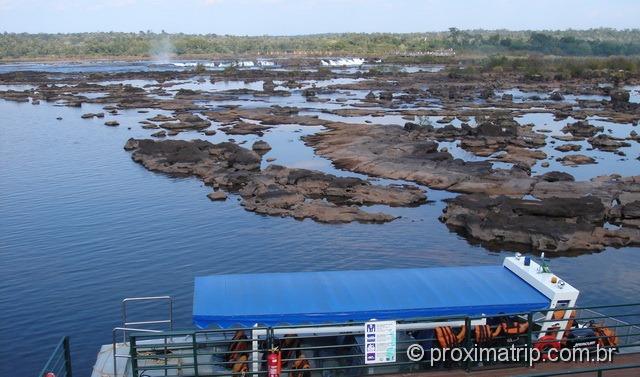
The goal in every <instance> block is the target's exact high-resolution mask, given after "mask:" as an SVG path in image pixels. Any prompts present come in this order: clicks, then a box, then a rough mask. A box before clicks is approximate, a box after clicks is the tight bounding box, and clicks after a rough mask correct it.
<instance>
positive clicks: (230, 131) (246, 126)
mask: <svg viewBox="0 0 640 377" xmlns="http://www.w3.org/2000/svg"><path fill="white" fill-rule="evenodd" d="M270 128H271V127H268V126H262V125H259V124H254V123H247V122H238V123H234V124H233V125H231V126H226V127H220V130H221V131H222V132H224V133H226V134H227V135H251V134H253V135H258V136H262V135H264V132H265V131H266V130H268V129H270Z"/></svg>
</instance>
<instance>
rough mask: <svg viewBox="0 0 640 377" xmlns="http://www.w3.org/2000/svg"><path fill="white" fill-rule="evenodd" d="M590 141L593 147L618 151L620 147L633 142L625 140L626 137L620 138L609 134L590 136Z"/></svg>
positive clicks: (628, 145) (627, 145)
mask: <svg viewBox="0 0 640 377" xmlns="http://www.w3.org/2000/svg"><path fill="white" fill-rule="evenodd" d="M588 141H589V144H591V146H592V147H594V148H596V149H600V150H602V151H607V152H617V151H618V148H622V147H630V146H631V144H629V143H627V142H626V141H624V139H618V138H615V137H611V136H609V135H598V136H594V137H592V138H589V140H588Z"/></svg>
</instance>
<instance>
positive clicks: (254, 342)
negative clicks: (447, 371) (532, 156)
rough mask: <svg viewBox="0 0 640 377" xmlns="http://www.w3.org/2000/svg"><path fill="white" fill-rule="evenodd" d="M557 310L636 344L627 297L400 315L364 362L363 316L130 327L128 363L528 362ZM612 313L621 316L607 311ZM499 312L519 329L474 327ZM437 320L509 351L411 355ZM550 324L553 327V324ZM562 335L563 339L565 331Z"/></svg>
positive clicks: (427, 365) (332, 372) (189, 369)
mask: <svg viewBox="0 0 640 377" xmlns="http://www.w3.org/2000/svg"><path fill="white" fill-rule="evenodd" d="M560 310H564V311H572V312H574V313H575V315H573V317H572V318H571V321H573V322H574V323H577V322H581V323H590V322H585V321H594V323H601V322H602V323H605V322H606V324H607V327H609V328H610V329H611V330H613V331H615V335H614V337H615V340H616V342H615V343H616V345H615V349H616V350H617V351H622V350H624V349H625V348H630V347H638V348H639V349H640V323H638V322H640V304H628V305H616V306H599V307H586V308H562V309H555V310H553V309H552V310H547V311H545V312H543V313H540V312H528V313H506V314H500V315H499V316H494V317H486V316H484V317H470V316H458V317H437V318H417V319H412V320H401V321H397V325H396V328H397V339H396V361H395V362H393V363H382V364H365V361H364V359H365V357H364V355H365V351H364V347H365V342H364V322H348V323H332V324H322V325H316V324H312V325H296V326H289V325H282V326H272V327H266V326H256V327H250V328H246V327H245V328H236V329H211V330H197V331H169V332H163V333H148V332H147V333H132V334H131V335H130V337H129V341H130V356H131V370H132V375H133V377H143V376H144V377H154V376H162V375H164V376H194V377H200V376H245V375H247V374H250V375H253V376H263V375H266V373H267V372H266V356H267V354H268V353H269V352H270V350H272V348H273V347H278V349H279V352H280V354H281V357H282V375H283V376H285V375H289V374H290V373H291V374H297V373H302V372H307V375H310V376H322V377H331V376H355V375H363V374H391V373H411V372H427V371H430V370H439V369H442V368H457V369H463V370H467V371H472V370H485V369H496V368H505V367H507V368H509V367H520V366H525V365H526V366H528V365H529V364H528V363H529V360H528V358H527V357H526V356H525V355H527V354H530V351H531V349H532V348H533V347H536V346H540V341H539V340H538V338H539V337H540V336H543V335H545V332H543V331H542V330H541V329H542V326H543V325H544V323H545V322H547V321H551V320H549V319H547V318H549V315H550V314H551V313H549V312H550V311H551V312H555V311H560ZM612 311H613V312H612ZM603 313H606V314H603ZM568 315H569V314H567V316H568ZM616 315H617V316H618V317H622V318H625V320H621V319H615V318H612V316H616ZM505 319H506V322H507V323H509V325H508V326H506V328H507V329H515V328H518V329H520V330H518V331H515V332H514V333H511V332H509V331H510V330H509V331H507V330H503V331H501V332H499V334H498V335H496V336H485V337H484V338H482V337H480V336H479V335H478V334H477V333H476V331H478V330H477V329H478V328H480V327H483V328H484V329H486V328H489V329H492V330H493V329H496V328H497V327H502V326H505V325H502V323H505ZM555 321H557V320H555ZM516 322H517V323H516ZM436 327H440V328H443V327H450V328H451V329H452V331H453V334H454V335H458V336H459V337H458V338H456V339H457V340H456V341H455V342H453V344H452V347H451V348H452V349H461V350H472V349H473V348H474V347H483V348H487V349H496V350H503V349H507V348H514V349H515V350H516V357H510V358H509V359H506V360H505V359H499V360H498V359H496V360H493V359H487V360H484V361H482V362H478V361H477V360H462V361H450V362H449V361H437V362H436V361H434V360H431V358H430V357H429V356H430V355H429V353H428V352H427V353H426V357H424V358H423V359H422V360H420V361H412V360H410V359H409V358H408V355H407V348H408V347H409V346H410V345H412V344H420V345H421V346H422V347H423V348H424V349H425V350H430V349H441V348H442V345H441V342H442V337H440V338H439V337H438V336H437V334H436V332H435V330H434V329H435V328H436ZM547 327H548V326H547ZM463 329H464V330H463ZM564 330H565V331H566V333H567V334H569V333H570V332H572V331H575V329H573V328H570V329H569V328H568V329H564ZM549 331H550V330H547V332H549ZM553 331H556V333H557V332H558V331H559V330H557V329H556V330H553ZM576 333H577V331H576ZM485 335H486V332H485ZM610 338H611V335H606V336H605V335H594V336H591V337H590V340H592V341H594V342H601V341H602V342H603V341H604V340H607V339H608V340H611V339H610ZM561 341H563V342H566V338H563V339H562V340H561ZM300 365H304V367H305V369H304V371H301V370H300V369H299V368H300Z"/></svg>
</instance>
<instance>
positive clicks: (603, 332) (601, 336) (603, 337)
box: [593, 325, 618, 347]
mask: <svg viewBox="0 0 640 377" xmlns="http://www.w3.org/2000/svg"><path fill="white" fill-rule="evenodd" d="M593 331H594V332H595V333H596V335H598V344H599V345H600V347H617V346H618V337H617V336H616V332H615V331H614V330H612V329H610V328H608V327H604V326H602V325H594V326H593Z"/></svg>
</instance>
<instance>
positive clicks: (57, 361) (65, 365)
mask: <svg viewBox="0 0 640 377" xmlns="http://www.w3.org/2000/svg"><path fill="white" fill-rule="evenodd" d="M52 375H53V376H55V377H72V375H73V374H72V372H71V352H70V348H69V337H68V336H65V337H63V338H62V339H60V341H59V342H58V344H57V345H56V348H55V349H54V350H53V352H52V353H51V356H50V357H49V360H47V363H46V364H45V365H44V367H43V368H42V370H41V371H40V374H39V375H38V377H48V376H52Z"/></svg>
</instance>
